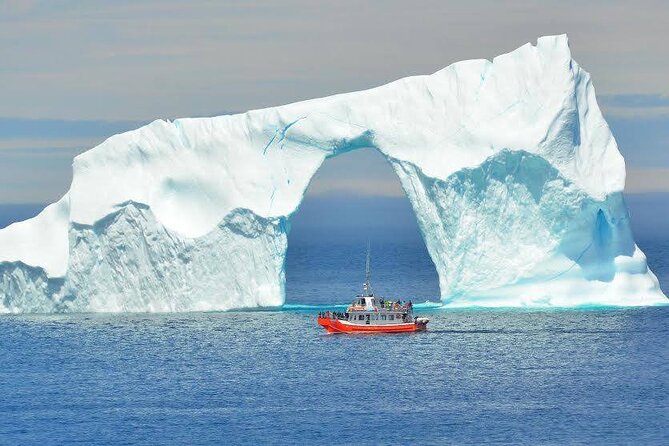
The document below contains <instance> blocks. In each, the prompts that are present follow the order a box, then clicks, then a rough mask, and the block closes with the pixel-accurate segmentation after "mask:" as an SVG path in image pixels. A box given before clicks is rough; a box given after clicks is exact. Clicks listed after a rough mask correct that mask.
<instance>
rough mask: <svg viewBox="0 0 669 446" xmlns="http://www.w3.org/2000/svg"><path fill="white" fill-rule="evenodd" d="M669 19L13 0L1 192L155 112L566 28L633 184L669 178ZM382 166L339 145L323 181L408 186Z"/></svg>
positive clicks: (458, 5)
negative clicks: (362, 174) (362, 178)
mask: <svg viewBox="0 0 669 446" xmlns="http://www.w3.org/2000/svg"><path fill="white" fill-rule="evenodd" d="M668 23H669V2H664V1H634V2H631V1H599V0H594V1H589V2H583V1H575V0H560V1H544V2H529V1H508V2H498V1H473V0H468V1H452V2H446V1H436V0H435V1H412V2H402V1H392V0H384V1H381V0H370V1H365V2H356V1H347V0H343V1H339V2H328V3H326V2H313V1H306V0H303V1H289V0H285V1H281V2H259V1H225V2H213V1H189V2H184V1H171V0H167V1H160V2H152V1H143V2H135V1H125V0H124V1H114V2H106V1H87V2H79V1H67V0H50V1H39V0H36V1H5V2H2V4H0V60H2V61H3V63H2V64H1V65H0V98H1V100H0V203H43V202H49V201H53V200H54V199H56V198H58V197H59V196H60V195H62V194H63V193H64V192H65V191H66V190H67V187H68V185H69V182H70V175H71V173H70V163H71V159H72V157H73V156H75V155H76V154H77V153H80V152H81V151H83V150H85V149H86V148H90V147H92V146H94V145H95V144H97V143H99V142H101V141H102V140H103V139H104V138H106V137H108V136H110V135H111V134H114V133H116V132H119V131H123V130H126V129H131V128H134V127H136V126H139V125H141V124H142V123H145V122H148V121H151V120H153V119H156V118H175V117H181V116H207V115H216V114H221V113H226V112H234V111H244V110H247V109H251V108H259V107H264V106H269V105H277V104H282V103H288V102H292V101H296V100H301V99H306V98H311V97H319V96H325V95H329V94H333V93H338V92H345V91H353V90H358V89H362V88H368V87H373V86H376V85H381V84H383V83H386V82H388V81H391V80H394V79H397V78H400V77H403V76H407V75H412V74H424V73H431V72H434V71H436V70H438V69H440V68H442V67H444V66H447V65H448V64H450V63H452V62H455V61H458V60H462V59H471V58H491V57H493V56H495V55H497V54H500V53H503V52H507V51H510V50H512V49H514V48H516V47H518V46H520V45H522V44H524V43H526V42H535V41H536V38H537V37H538V36H540V35H545V34H560V33H568V35H569V38H570V44H571V48H572V52H573V55H574V57H575V58H576V59H577V60H578V61H579V63H580V64H581V65H582V66H583V67H584V68H585V69H586V70H588V71H589V72H591V73H592V75H593V79H594V84H595V87H596V90H597V92H598V97H599V102H600V105H601V106H602V108H603V110H604V112H605V115H606V117H607V119H608V120H609V123H610V124H611V127H612V129H613V131H614V134H615V136H616V138H617V140H618V142H619V145H620V148H621V151H622V152H623V154H624V155H625V157H626V159H627V162H628V168H629V175H628V178H629V181H628V190H629V191H630V192H644V191H669V82H667V79H668V78H669V50H668V49H667V44H666V43H667V42H669V26H667V24H668ZM360 167H362V168H365V169H367V171H368V172H372V174H371V175H369V181H368V182H367V183H366V184H364V185H360V184H359V183H356V182H355V181H353V180H354V179H356V178H358V176H357V174H356V168H360ZM385 167H386V166H384V165H383V160H382V158H381V157H379V156H375V155H374V153H371V152H360V153H354V154H350V155H347V156H346V157H343V158H339V159H335V160H332V161H330V162H328V163H327V165H326V166H325V167H324V169H323V170H322V171H321V172H319V174H318V178H317V180H318V181H314V183H313V184H314V190H313V191H311V193H312V194H327V193H333V192H334V191H339V190H342V189H346V188H349V189H350V188H356V191H357V192H358V193H362V194H367V195H384V196H393V195H396V194H399V193H401V192H399V188H398V184H397V181H396V180H395V179H394V178H393V177H392V173H391V172H390V170H389V169H387V168H385Z"/></svg>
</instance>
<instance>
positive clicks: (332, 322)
mask: <svg viewBox="0 0 669 446" xmlns="http://www.w3.org/2000/svg"><path fill="white" fill-rule="evenodd" d="M318 325H320V326H321V327H323V328H325V329H326V330H327V331H328V332H330V333H411V332H414V331H424V330H425V329H426V328H427V325H426V324H417V323H415V322H408V323H404V324H392V325H390V324H388V325H372V324H370V325H358V324H351V323H348V322H346V321H341V320H339V319H330V318H326V317H319V318H318Z"/></svg>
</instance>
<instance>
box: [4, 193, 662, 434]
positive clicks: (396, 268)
mask: <svg viewBox="0 0 669 446" xmlns="http://www.w3.org/2000/svg"><path fill="white" fill-rule="evenodd" d="M320 206H321V205H319V204H318V203H311V204H310V203H306V202H305V205H304V206H303V209H302V210H301V213H300V215H302V217H301V218H296V220H295V222H294V224H293V232H292V234H291V237H290V247H289V252H288V260H287V265H286V269H287V271H286V274H287V299H288V302H289V304H290V305H288V306H287V309H285V310H283V311H246V312H231V313H191V314H125V315H113V314H111V315H110V314H82V315H22V316H2V317H0V333H1V336H0V444H7V445H14V444H40V445H41V444H72V443H80V444H370V445H372V444H373V445H376V444H408V443H414V444H482V443H514V444H533V445H534V444H607V445H608V444H666V443H667V439H668V438H669V347H668V345H669V307H655V308H629V309H617V308H599V309H588V310H583V309H581V310H551V311H544V310H542V311H529V310H457V311H454V310H449V311H439V310H436V309H434V308H424V309H422V310H421V312H422V313H423V314H424V315H427V316H428V317H430V319H431V322H430V326H429V330H428V331H427V332H425V333H417V334H411V335H374V336H369V335H368V336H348V335H327V334H325V333H324V332H323V331H322V330H321V329H320V328H319V327H317V326H316V324H315V318H314V316H315V313H316V312H317V311H318V310H319V308H320V307H319V308H314V307H309V305H332V304H338V303H347V302H348V301H349V300H350V299H351V297H352V296H353V295H354V294H355V293H357V292H359V289H360V285H361V283H362V280H363V276H364V261H365V249H366V241H367V240H370V242H371V246H372V261H373V280H374V286H375V291H376V292H377V293H379V294H383V295H386V296H390V297H394V296H398V297H403V298H406V297H410V298H412V299H413V300H414V301H417V302H421V301H424V300H428V299H429V300H434V299H435V298H436V296H438V284H437V276H436V273H435V271H434V268H433V266H432V264H431V261H430V259H429V257H428V256H427V253H426V251H425V247H424V245H423V244H422V241H421V239H420V235H419V234H418V232H417V230H416V228H415V222H414V221H413V220H412V217H411V214H410V213H409V214H408V215H409V216H410V217H411V218H408V217H406V215H407V214H406V211H407V208H406V206H407V204H406V203H401V202H388V203H385V204H384V205H383V206H382V208H383V209H385V210H386V211H387V214H386V215H384V214H383V209H381V208H379V209H376V210H373V211H374V212H373V215H375V216H377V217H378V216H379V215H380V218H374V219H371V220H370V219H368V220H366V221H367V223H365V224H360V225H345V224H343V222H342V221H337V216H339V217H340V218H345V216H346V215H359V214H360V213H361V212H366V211H369V208H368V206H364V207H363V208H362V209H358V208H356V206H357V205H356V204H355V203H349V204H348V205H344V204H340V205H337V206H335V208H336V209H338V211H337V215H332V211H331V212H330V214H328V212H326V211H327V209H332V204H329V205H327V206H325V207H320ZM341 206H344V207H343V208H342V207H341ZM345 206H349V207H351V208H346V207H345ZM393 206H396V207H395V208H393ZM22 211H23V212H27V211H26V210H25V209H23V210H22ZM315 222H316V223H317V224H315ZM342 228H343V229H342ZM639 244H640V246H641V247H642V249H644V251H645V252H646V254H647V255H648V257H649V262H650V265H651V267H652V268H653V270H654V271H655V272H656V274H658V277H659V278H660V280H661V281H662V283H663V285H664V286H665V288H664V289H665V292H667V291H669V290H668V289H667V285H668V284H669V240H664V239H662V238H661V237H655V238H651V239H643V238H639Z"/></svg>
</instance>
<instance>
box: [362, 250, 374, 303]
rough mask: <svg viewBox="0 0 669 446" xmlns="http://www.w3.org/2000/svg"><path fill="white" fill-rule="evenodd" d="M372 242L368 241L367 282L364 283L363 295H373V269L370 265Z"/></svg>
mask: <svg viewBox="0 0 669 446" xmlns="http://www.w3.org/2000/svg"><path fill="white" fill-rule="evenodd" d="M369 252H370V244H369V241H368V242H367V260H366V261H365V283H364V284H363V285H362V291H363V296H373V295H374V293H373V292H372V283H371V279H372V270H371V267H370V256H369Z"/></svg>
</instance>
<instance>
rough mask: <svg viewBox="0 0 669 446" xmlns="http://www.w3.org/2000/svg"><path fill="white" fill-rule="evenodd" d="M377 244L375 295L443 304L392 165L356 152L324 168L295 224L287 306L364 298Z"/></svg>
mask: <svg viewBox="0 0 669 446" xmlns="http://www.w3.org/2000/svg"><path fill="white" fill-rule="evenodd" d="M368 241H369V243H370V245H371V257H372V286H373V290H374V293H375V294H377V295H380V296H384V297H387V298H391V299H403V300H409V299H411V300H413V301H414V302H419V301H420V302H423V301H426V300H432V301H438V300H439V298H440V293H439V278H438V275H437V271H436V269H435V266H434V264H433V262H432V259H431V258H430V256H429V254H428V251H427V248H426V246H425V242H424V241H423V238H422V235H421V233H420V229H419V227H418V223H417V220H416V215H415V213H414V210H413V208H412V206H411V203H410V202H409V199H408V197H407V196H406V194H405V193H404V191H403V190H402V187H401V184H400V180H399V178H398V177H397V175H396V174H395V172H394V171H393V169H392V167H391V166H390V163H389V162H388V161H387V160H386V159H385V158H384V157H383V155H382V154H381V153H380V152H379V151H378V150H377V149H375V148H371V147H356V148H354V149H353V150H349V151H346V152H343V151H342V152H340V153H338V154H337V155H335V156H333V157H330V158H328V159H326V160H325V162H324V163H323V164H322V165H321V167H320V168H319V169H318V171H317V172H316V174H315V175H314V177H313V179H312V180H311V182H310V184H309V187H308V188H307V191H306V194H305V196H304V199H303V201H302V203H301V205H300V207H299V209H298V210H297V211H296V212H295V213H294V214H293V216H292V219H291V229H290V232H289V234H288V250H287V253H286V264H285V269H286V300H285V302H286V304H291V305H332V304H348V303H350V300H351V299H353V298H354V297H355V295H356V294H359V293H360V292H361V289H362V282H363V280H364V274H365V253H366V249H367V242H368Z"/></svg>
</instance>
